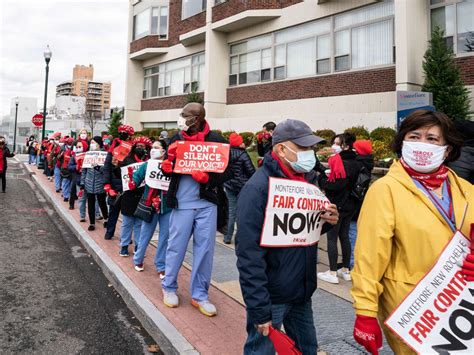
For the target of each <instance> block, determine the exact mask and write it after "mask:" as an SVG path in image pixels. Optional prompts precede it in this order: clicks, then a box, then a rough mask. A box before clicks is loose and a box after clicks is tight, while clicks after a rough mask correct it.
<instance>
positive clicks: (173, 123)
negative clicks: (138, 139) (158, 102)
mask: <svg viewBox="0 0 474 355" xmlns="http://www.w3.org/2000/svg"><path fill="white" fill-rule="evenodd" d="M177 127H178V124H177V122H176V121H166V122H143V129H146V128H164V129H175V128H177Z"/></svg>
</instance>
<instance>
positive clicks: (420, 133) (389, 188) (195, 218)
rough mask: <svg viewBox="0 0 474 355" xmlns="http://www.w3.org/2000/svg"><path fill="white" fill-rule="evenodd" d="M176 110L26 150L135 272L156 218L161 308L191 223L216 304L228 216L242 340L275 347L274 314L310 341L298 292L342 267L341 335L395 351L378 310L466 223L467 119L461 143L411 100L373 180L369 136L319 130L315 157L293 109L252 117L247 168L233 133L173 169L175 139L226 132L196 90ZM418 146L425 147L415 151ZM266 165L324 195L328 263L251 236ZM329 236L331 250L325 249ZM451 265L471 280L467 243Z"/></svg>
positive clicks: (195, 293)
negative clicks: (146, 125) (218, 256)
mask: <svg viewBox="0 0 474 355" xmlns="http://www.w3.org/2000/svg"><path fill="white" fill-rule="evenodd" d="M177 124H178V130H179V131H178V133H176V134H175V135H174V136H172V137H168V135H167V132H166V131H163V132H162V133H161V134H160V136H159V137H158V138H157V139H154V138H149V137H143V136H138V137H137V136H135V132H134V129H133V127H132V126H129V125H126V124H124V125H121V126H120V127H119V128H118V137H115V138H114V137H111V136H103V137H101V136H95V137H89V134H88V132H87V131H86V130H82V131H81V132H79V138H78V139H76V140H75V139H73V138H71V137H68V136H61V134H59V133H56V134H54V135H52V136H51V137H50V138H48V139H47V140H45V141H43V142H42V144H41V145H40V146H39V147H38V145H37V142H35V141H34V137H31V139H30V141H31V142H29V144H30V145H29V148H28V153H29V155H30V159H29V163H30V164H35V163H36V152H37V149H39V152H40V155H41V159H43V160H44V162H45V164H44V173H45V174H46V176H48V179H49V180H50V181H51V182H54V184H55V190H56V192H57V193H60V194H61V196H62V198H63V199H64V201H65V202H68V203H69V208H70V209H74V208H75V201H78V204H79V210H80V221H81V222H86V209H87V211H88V222H89V227H88V230H89V231H92V230H95V229H96V223H95V222H96V220H101V221H103V227H104V238H105V239H106V240H110V239H112V238H114V236H115V235H118V237H119V239H120V249H119V250H118V253H119V255H120V256H122V257H128V256H130V252H131V250H130V247H131V246H133V250H134V255H133V267H134V268H135V270H136V271H138V272H142V271H144V262H143V261H144V258H145V253H146V250H147V246H148V244H149V242H150V240H151V238H152V236H153V234H154V232H155V229H156V228H157V226H159V238H158V246H157V251H156V256H155V259H154V264H155V267H156V271H157V272H158V275H159V279H160V280H161V284H162V292H163V302H164V304H165V305H166V306H168V307H171V308H175V307H178V306H179V305H180V299H179V295H178V292H177V290H178V273H179V270H180V268H181V266H182V263H183V260H184V257H185V253H186V250H187V247H188V242H189V240H190V238H191V236H192V237H193V265H192V273H191V280H190V292H191V296H192V305H193V306H194V307H196V308H197V309H198V310H199V311H200V312H201V313H202V314H204V315H206V316H209V317H212V316H215V315H217V309H216V307H215V305H214V304H213V303H212V302H211V300H210V299H209V287H210V283H211V273H212V266H213V256H214V246H215V239H216V232H217V231H218V230H221V228H223V229H224V230H225V235H224V243H226V244H230V243H232V238H233V237H234V230H235V223H237V232H236V235H235V246H236V254H237V268H238V271H239V275H240V285H241V289H242V294H243V298H244V301H245V305H246V309H247V332H248V338H247V341H246V343H245V345H244V353H245V354H274V353H275V348H274V343H273V342H272V341H273V339H274V338H273V336H274V334H275V331H276V330H279V329H280V328H281V327H282V326H284V328H285V331H286V333H287V334H288V336H289V337H290V338H291V339H293V340H294V341H295V346H296V348H297V349H299V351H301V352H302V353H303V354H315V353H316V352H317V350H318V343H317V339H316V329H315V326H314V321H313V313H312V312H313V311H312V303H311V297H312V295H313V293H314V291H315V290H316V287H317V279H320V280H323V281H325V282H329V283H333V284H338V283H339V280H340V279H343V280H346V281H351V280H352V282H353V289H352V295H353V297H354V301H355V303H354V308H355V310H356V322H355V325H354V337H355V339H356V340H357V342H359V343H360V344H362V345H363V346H364V347H365V348H366V349H367V350H368V351H369V352H371V353H372V354H377V353H378V349H379V348H380V347H381V344H382V333H381V329H383V331H384V333H385V335H386V337H387V340H388V342H389V345H390V347H391V348H392V349H393V350H394V351H395V352H396V353H404V354H405V353H413V351H412V350H411V349H409V348H408V347H407V346H406V345H405V344H404V343H403V342H402V341H401V340H400V339H399V338H397V337H396V336H395V335H394V334H393V333H391V332H390V330H388V329H387V328H385V326H384V325H383V322H384V320H385V319H386V318H387V316H388V315H389V314H390V313H391V312H392V311H393V310H394V309H395V308H396V306H397V305H398V304H399V303H400V302H401V301H402V300H403V299H404V298H405V297H406V296H407V294H408V293H409V292H410V291H411V290H412V289H413V288H414V287H415V285H416V284H417V283H418V281H419V280H420V278H421V277H423V275H424V274H425V273H426V272H427V271H428V270H429V269H430V267H431V266H432V265H433V263H434V262H435V261H436V259H437V258H438V257H439V255H440V253H441V251H442V249H443V248H444V246H445V245H446V243H447V242H448V241H449V240H450V237H451V236H452V235H453V233H454V232H455V231H456V230H460V231H461V232H462V233H464V234H465V235H466V236H468V237H472V232H471V236H470V234H469V233H470V228H471V224H472V223H474V206H473V205H472V203H471V204H469V203H468V202H469V200H470V201H471V202H472V196H474V188H473V185H472V182H473V181H472V177H473V165H472V160H471V164H470V163H469V159H471V156H469V154H471V155H472V150H470V149H471V148H470V145H472V141H473V136H472V125H471V124H468V123H466V127H464V128H463V132H462V133H463V134H464V135H465V134H466V132H469V128H470V129H471V135H470V136H469V135H468V136H467V137H466V136H465V137H464V140H465V141H466V145H465V146H464V147H463V143H462V139H461V137H460V135H459V133H458V132H457V130H456V128H455V126H454V125H453V123H452V121H451V120H450V119H449V118H448V117H447V116H446V115H444V114H442V113H439V112H431V111H426V110H420V111H416V112H415V113H413V114H411V115H410V116H409V117H408V118H406V119H405V120H404V121H403V123H402V124H401V126H400V128H399V131H398V133H397V135H396V137H395V141H394V144H393V149H394V152H395V153H396V154H397V156H398V159H395V161H394V163H393V164H392V166H391V167H390V169H389V171H388V173H387V175H386V176H384V177H382V178H380V179H378V180H377V181H375V182H373V181H372V180H373V178H372V175H371V174H372V170H373V168H374V157H373V150H372V145H371V142H370V141H369V140H357V139H356V137H355V136H354V135H353V134H351V133H343V134H339V135H336V136H335V137H334V139H333V140H332V142H330V143H331V144H332V145H331V148H332V155H331V156H330V157H329V160H328V164H327V165H323V164H322V163H321V162H319V161H318V159H317V158H316V155H315V148H316V147H317V145H318V144H320V143H322V142H323V141H324V140H323V139H322V138H320V137H317V136H315V135H314V134H313V132H312V131H313V130H312V129H311V128H310V127H309V126H308V125H307V124H306V123H304V122H302V121H298V120H285V121H283V122H281V123H279V124H278V125H277V124H275V123H273V122H268V123H266V124H265V125H264V126H263V131H262V132H261V133H260V134H258V135H257V151H258V154H259V156H260V159H259V162H258V164H257V165H258V167H257V169H256V168H255V166H254V165H253V163H252V161H251V159H250V156H249V155H248V153H247V150H246V147H245V145H244V144H243V138H242V137H241V136H240V135H239V134H237V133H232V134H231V135H230V137H229V142H230V146H231V148H230V154H229V164H228V166H227V168H226V169H225V171H223V172H220V173H215V172H206V171H201V170H194V171H193V172H192V174H189V175H188V174H179V173H176V172H175V171H174V168H175V165H176V158H177V143H179V142H182V141H184V142H186V141H188V142H194V143H199V142H215V143H228V142H227V141H226V139H224V138H223V137H222V136H221V135H220V134H219V133H216V132H215V131H212V130H211V127H210V125H209V123H208V121H207V120H206V117H205V110H204V108H203V106H202V105H200V104H198V103H191V104H188V105H186V106H185V107H184V108H183V110H182V112H181V114H180V117H179V119H178V122H177ZM35 143H36V144H35ZM30 147H31V150H30ZM466 148H467V149H466ZM96 151H97V152H99V151H103V152H107V156H106V158H105V162H104V163H103V164H101V165H96V166H92V167H87V168H86V167H83V166H82V163H83V160H84V154H83V153H85V152H96ZM420 152H421V153H420ZM417 154H422V155H424V156H429V157H430V159H428V160H425V161H424V162H423V163H420V162H419V160H418V158H417ZM11 156H12V154H11V153H10V152H9V150H8V148H6V146H5V140H4V139H3V138H2V137H0V178H2V188H3V191H4V190H5V172H6V167H7V164H6V158H7V157H11ZM459 156H461V158H462V159H460V160H459V159H458V158H459ZM153 160H158V161H160V164H161V172H162V173H163V174H164V175H165V176H166V177H167V178H168V180H169V187H168V188H167V189H164V188H163V189H158V188H156V187H154V186H151V185H149V184H148V183H147V181H146V179H145V175H146V172H147V167H148V165H149V164H151V163H152V162H153ZM448 165H449V166H451V167H452V169H454V170H452V169H449V168H448V167H447V166H448ZM123 168H125V171H126V172H125V175H126V176H127V179H126V180H124V179H123V177H124V169H123ZM458 169H459V170H458ZM457 171H459V176H458V175H457V173H456V172H457ZM460 176H462V177H463V178H464V179H466V180H469V181H466V180H464V179H463V178H461V177H460ZM275 178H277V179H286V180H290V181H295V182H301V183H308V184H311V185H316V186H318V187H319V188H320V189H321V191H323V192H324V194H325V195H326V197H327V198H328V199H329V202H330V204H329V205H327V206H326V207H325V210H324V213H322V214H321V221H322V230H321V234H326V235H327V242H328V257H329V270H328V271H326V272H321V273H316V264H317V253H318V251H317V243H316V244H311V245H309V244H308V245H304V246H301V245H297V246H288V245H286V246H284V245H281V246H278V247H268V246H266V245H263V244H262V239H261V238H262V233H263V228H264V225H265V223H266V222H265V216H266V211H267V207H268V206H267V205H268V202H269V201H268V200H269V184H270V181H271V180H272V179H275ZM124 181H127V182H126V183H124ZM369 185H370V187H369ZM86 202H87V203H86ZM120 215H121V216H122V217H121V218H122V223H121V225H120V231H119V233H118V234H117V233H116V232H117V230H116V227H117V221H118V219H119V216H120ZM433 231H436V233H434V234H433ZM415 236H416V237H415ZM356 240H357V242H356ZM338 242H339V243H340V246H341V254H342V263H338V261H339V257H338V256H339V252H338ZM354 249H355V253H354ZM462 273H463V275H464V276H465V277H466V279H467V280H468V281H474V251H473V249H472V248H471V250H470V254H469V255H468V256H467V257H466V259H465V261H464V264H463V267H462ZM381 326H382V327H381ZM272 334H273V336H272Z"/></svg>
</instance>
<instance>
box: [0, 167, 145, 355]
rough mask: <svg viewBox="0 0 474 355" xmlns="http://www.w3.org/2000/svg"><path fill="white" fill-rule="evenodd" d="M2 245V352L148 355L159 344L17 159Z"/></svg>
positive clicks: (3, 202) (1, 215) (0, 230)
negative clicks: (37, 189)
mask: <svg viewBox="0 0 474 355" xmlns="http://www.w3.org/2000/svg"><path fill="white" fill-rule="evenodd" d="M0 245H1V252H0V265H1V268H0V314H1V316H0V353H1V354H5V353H7V354H10V353H36V354H112V353H113V354H146V353H148V351H147V346H148V345H151V344H154V341H153V339H152V338H151V337H150V336H149V335H148V334H147V333H146V331H144V329H143V328H142V326H141V325H140V323H139V322H138V321H137V320H136V319H135V318H134V316H133V314H132V313H131V312H130V311H129V309H128V308H127V306H126V305H125V303H124V302H123V300H122V299H121V298H120V296H119V295H118V293H116V292H115V290H114V288H113V287H112V285H111V284H110V283H109V282H108V280H107V279H106V278H105V276H104V275H103V274H102V272H101V270H100V268H99V267H98V265H97V264H96V263H95V262H94V260H93V259H92V257H91V256H90V255H89V254H88V253H87V252H86V251H85V249H83V247H82V245H81V244H80V242H79V241H78V239H76V237H75V236H74V234H73V233H72V231H71V230H70V229H69V228H68V227H67V226H66V224H65V223H64V222H63V221H62V220H61V219H60V217H59V216H58V215H57V214H56V212H55V211H54V210H53V208H52V207H50V206H49V205H48V203H47V202H46V200H45V198H44V197H43V196H42V195H41V193H40V192H38V191H36V192H35V188H34V185H33V183H32V181H30V178H29V177H28V175H27V173H26V171H25V170H24V169H23V168H22V166H21V165H20V164H19V163H18V162H15V161H14V160H13V159H9V168H8V170H7V191H6V193H5V194H3V193H0Z"/></svg>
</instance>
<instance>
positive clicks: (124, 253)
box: [119, 246, 130, 256]
mask: <svg viewBox="0 0 474 355" xmlns="http://www.w3.org/2000/svg"><path fill="white" fill-rule="evenodd" d="M119 255H120V256H130V254H129V253H128V246H125V247H122V249H120V253H119Z"/></svg>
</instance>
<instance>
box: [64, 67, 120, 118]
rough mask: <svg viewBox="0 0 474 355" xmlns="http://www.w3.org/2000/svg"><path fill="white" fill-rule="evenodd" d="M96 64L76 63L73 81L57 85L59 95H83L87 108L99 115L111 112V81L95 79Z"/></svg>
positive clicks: (102, 115)
mask: <svg viewBox="0 0 474 355" xmlns="http://www.w3.org/2000/svg"><path fill="white" fill-rule="evenodd" d="M93 79H94V66H93V65H92V64H89V66H85V65H76V66H75V67H74V68H73V70H72V81H65V82H63V83H61V84H59V85H57V86H56V97H58V96H82V97H85V98H86V110H87V111H90V112H93V113H94V114H95V115H97V116H98V117H104V116H107V115H108V114H109V112H110V95H111V86H112V85H111V84H110V82H100V81H94V80H93Z"/></svg>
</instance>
